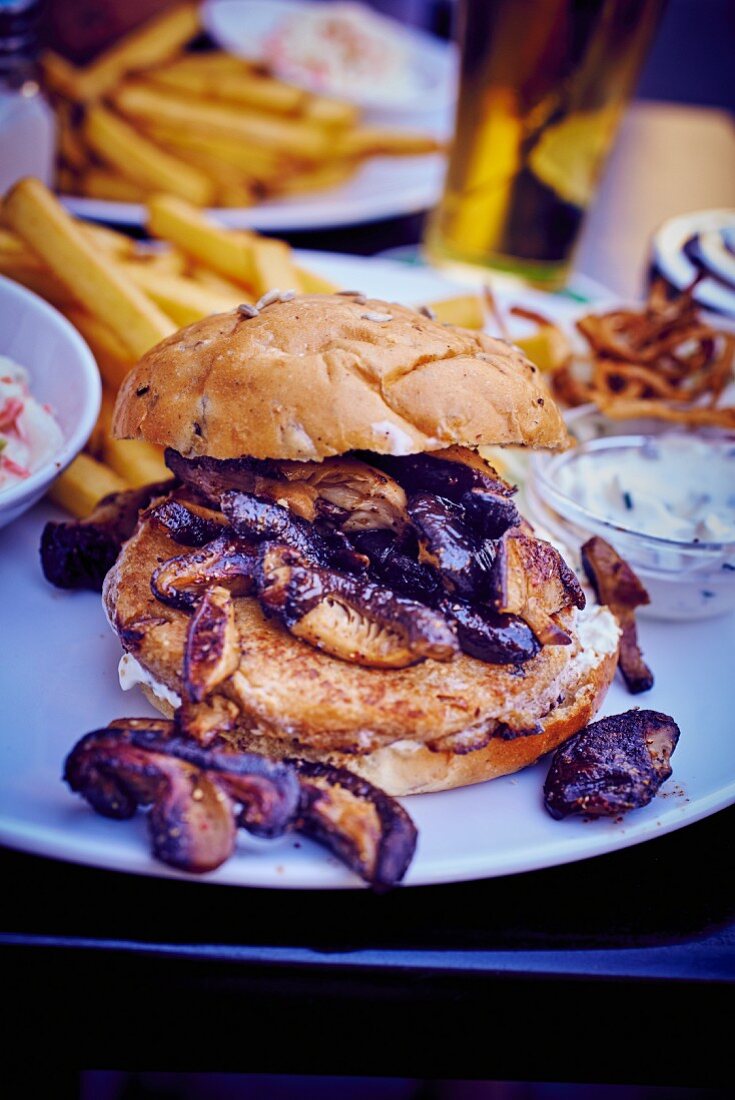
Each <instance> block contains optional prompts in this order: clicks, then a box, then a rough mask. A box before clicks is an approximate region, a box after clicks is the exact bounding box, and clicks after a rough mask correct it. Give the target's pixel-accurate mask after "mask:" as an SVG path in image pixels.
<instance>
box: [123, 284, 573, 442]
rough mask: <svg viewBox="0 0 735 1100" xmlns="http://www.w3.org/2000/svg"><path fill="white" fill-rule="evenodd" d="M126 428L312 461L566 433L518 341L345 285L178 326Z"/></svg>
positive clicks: (129, 389)
mask: <svg viewBox="0 0 735 1100" xmlns="http://www.w3.org/2000/svg"><path fill="white" fill-rule="evenodd" d="M113 432H114V434H115V435H116V436H118V437H120V438H124V439H146V440H148V441H149V442H150V443H158V444H161V445H162V446H168V447H173V448H175V450H177V451H180V452H181V454H183V455H187V456H194V455H209V456H211V457H212V458H237V457H239V456H240V455H249V456H250V457H252V458H273V459H302V460H304V459H306V460H308V459H316V460H319V459H322V458H327V457H329V456H330V455H339V454H345V453H346V452H347V451H353V450H365V451H373V452H376V453H378V454H392V455H404V454H416V453H418V452H421V451H434V450H440V449H442V448H444V447H449V446H451V445H452V444H461V445H464V446H470V447H476V446H480V445H483V444H484V445H492V444H508V443H515V444H522V445H526V446H531V447H550V448H559V447H563V446H564V445H565V444H566V442H567V434H566V429H565V427H564V422H563V421H562V418H561V416H560V414H559V410H558V409H557V407H556V405H555V404H554V401H553V399H552V398H551V397H550V396H549V393H548V390H547V389H546V388H545V386H544V385H543V383H542V382H541V380H540V378H539V374H538V372H537V370H536V368H535V367H534V366H532V365H531V363H529V361H528V360H527V359H526V358H525V356H524V355H523V354H522V353H521V352H520V351H519V350H518V348H515V347H513V346H512V345H511V344H508V343H506V342H505V341H503V340H496V339H493V338H492V337H490V336H486V335H484V334H483V333H480V332H470V331H468V330H467V329H461V328H455V327H453V326H447V325H443V324H440V323H438V322H436V321H432V320H430V319H429V318H428V317H425V316H424V315H423V314H420V313H417V312H416V311H415V310H413V309H408V308H406V306H401V305H396V304H395V303H393V302H390V303H389V302H383V301H380V300H379V299H375V298H370V299H367V300H366V299H364V298H363V297H362V296H361V295H353V296H350V295H338V294H334V295H333V294H326V295H306V296H303V297H297V298H293V299H291V300H288V301H282V300H276V301H274V302H272V303H271V304H270V305H267V306H264V307H262V308H261V310H260V312H259V313H258V314H257V316H255V317H247V316H245V315H244V314H242V313H240V312H239V311H238V310H233V311H232V312H230V313H221V314H217V315H215V316H213V317H207V318H205V319H204V320H202V321H197V322H196V323H195V324H193V325H189V326H188V328H185V329H182V330H181V331H180V332H178V333H176V334H175V335H173V336H170V337H169V338H168V339H167V340H164V341H163V342H162V343H160V344H157V345H156V347H154V348H152V349H151V351H149V352H148V353H147V354H146V355H145V356H144V357H143V358H142V359H141V361H140V362H139V363H138V365H137V366H136V367H134V368H133V370H131V371H130V373H129V374H128V376H127V378H126V379H125V381H124V383H123V385H122V387H121V389H120V392H119V394H118V398H117V403H116V405H115V414H114V419H113Z"/></svg>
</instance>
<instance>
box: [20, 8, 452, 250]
mask: <svg viewBox="0 0 735 1100" xmlns="http://www.w3.org/2000/svg"><path fill="white" fill-rule="evenodd" d="M201 31H202V26H201V14H200V9H199V7H198V5H196V4H195V3H190V2H184V3H181V4H178V5H175V6H174V7H171V8H167V9H166V10H165V11H164V12H163V13H162V14H160V15H157V16H155V17H153V18H152V19H150V20H149V21H148V22H146V23H144V24H143V25H142V26H141V27H139V28H137V29H135V30H134V31H132V32H131V33H130V34H128V35H127V36H126V37H124V38H122V39H121V40H120V41H118V42H117V43H115V44H114V45H113V46H112V47H110V48H109V49H108V50H107V51H106V52H104V53H103V54H101V55H100V56H99V57H97V58H96V59H95V60H94V61H92V62H91V63H90V64H88V65H85V66H76V65H73V64H72V63H71V62H69V61H68V60H66V59H65V58H63V57H61V56H60V55H58V54H55V53H53V52H47V53H46V54H44V55H43V57H42V59H41V69H42V74H43V79H44V84H45V88H46V91H47V93H48V95H49V97H50V99H51V101H52V104H53V106H54V110H55V112H56V119H57V126H58V147H59V154H58V164H57V175H56V188H57V190H58V191H59V192H60V193H61V194H62V195H63V196H64V199H65V202H66V204H67V206H68V207H69V209H71V210H72V211H73V212H74V213H77V214H80V215H83V216H86V217H89V218H94V219H97V220H102V221H108V222H113V223H118V224H127V225H139V224H142V222H143V219H144V204H145V202H146V200H147V198H148V197H150V196H151V195H153V194H157V193H160V192H165V193H169V194H173V195H176V196H178V197H179V198H181V199H185V200H186V201H188V202H191V203H193V204H194V205H196V206H199V207H204V208H208V209H217V210H222V211H223V214H224V218H225V220H226V222H227V224H229V225H233V226H236V227H243V226H250V227H252V228H256V229H266V230H282V229H306V228H316V227H327V226H339V225H348V224H354V223H358V222H367V221H373V220H377V219H380V218H386V217H391V216H398V215H402V214H407V213H413V212H416V211H419V210H422V209H426V208H427V207H429V206H431V205H432V204H433V203H434V202H435V200H436V199H437V197H438V195H439V191H440V188H441V182H442V175H443V167H444V158H443V155H442V151H443V139H444V137H445V135H446V129H447V119H446V117H442V118H441V119H440V118H438V117H434V116H430V117H428V119H427V118H423V117H422V119H421V123H420V126H418V127H417V125H415V124H412V123H411V120H410V119H409V118H408V117H407V118H406V119H404V120H403V121H400V122H399V121H394V122H391V124H390V125H389V126H388V125H384V124H380V122H379V121H370V119H369V117H368V116H366V115H363V114H361V112H360V110H359V109H358V108H357V107H356V106H355V105H354V104H351V103H348V102H347V101H345V100H339V99H333V98H328V97H325V96H322V95H317V94H314V93H311V92H308V91H305V90H304V89H302V88H299V87H297V86H295V85H292V84H288V83H286V82H285V81H282V80H277V79H276V78H274V77H273V76H271V75H270V74H269V73H268V72H267V71H265V70H264V69H263V68H262V67H260V66H259V65H257V64H256V63H253V62H250V61H248V60H246V59H243V58H240V57H235V56H234V55H232V54H229V53H227V52H225V51H223V50H220V49H214V48H211V49H199V48H194V47H195V46H197V45H199V44H200V43H201V41H202V39H201ZM444 115H446V112H444Z"/></svg>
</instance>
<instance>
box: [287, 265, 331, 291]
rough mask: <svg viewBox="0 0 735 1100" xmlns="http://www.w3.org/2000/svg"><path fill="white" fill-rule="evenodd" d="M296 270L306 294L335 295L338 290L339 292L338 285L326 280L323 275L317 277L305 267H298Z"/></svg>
mask: <svg viewBox="0 0 735 1100" xmlns="http://www.w3.org/2000/svg"><path fill="white" fill-rule="evenodd" d="M296 270H297V271H298V273H299V281H300V283H301V289H302V291H303V292H304V294H334V292H335V291H336V290H339V287H338V286H337V284H336V283H333V282H331V280H329V279H325V278H324V276H323V275H317V274H316V273H315V272H314V271H309V270H307V268H305V267H297V268H296Z"/></svg>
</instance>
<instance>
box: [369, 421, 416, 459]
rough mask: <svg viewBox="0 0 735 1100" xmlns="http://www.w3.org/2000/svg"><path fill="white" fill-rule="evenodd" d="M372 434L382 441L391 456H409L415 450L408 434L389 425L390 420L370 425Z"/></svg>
mask: <svg viewBox="0 0 735 1100" xmlns="http://www.w3.org/2000/svg"><path fill="white" fill-rule="evenodd" d="M370 427H371V429H372V431H373V434H374V435H377V436H380V437H381V438H382V439H384V440H385V441H386V442H387V443H388V446H389V447H390V453H391V454H392V455H410V454H411V452H412V451H414V450H415V447H414V442H413V440H412V439H411V436H410V435H409V434H408V432H404V431H403V430H402V429H401V428H397V427H396V425H395V424H391V422H390V420H378V421H376V423H374V424H371V425H370Z"/></svg>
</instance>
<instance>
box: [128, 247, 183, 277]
mask: <svg viewBox="0 0 735 1100" xmlns="http://www.w3.org/2000/svg"><path fill="white" fill-rule="evenodd" d="M127 258H128V259H129V260H130V261H131V263H134V264H136V265H137V266H138V267H145V268H146V269H147V270H148V271H159V272H160V273H161V274H162V275H184V274H185V273H186V269H187V267H188V265H189V262H188V260H187V258H186V256H185V255H184V253H183V252H180V251H179V249H178V248H160V249H153V248H151V249H146V250H144V251H137V252H134V253H133V255H131V256H129V257H127Z"/></svg>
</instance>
